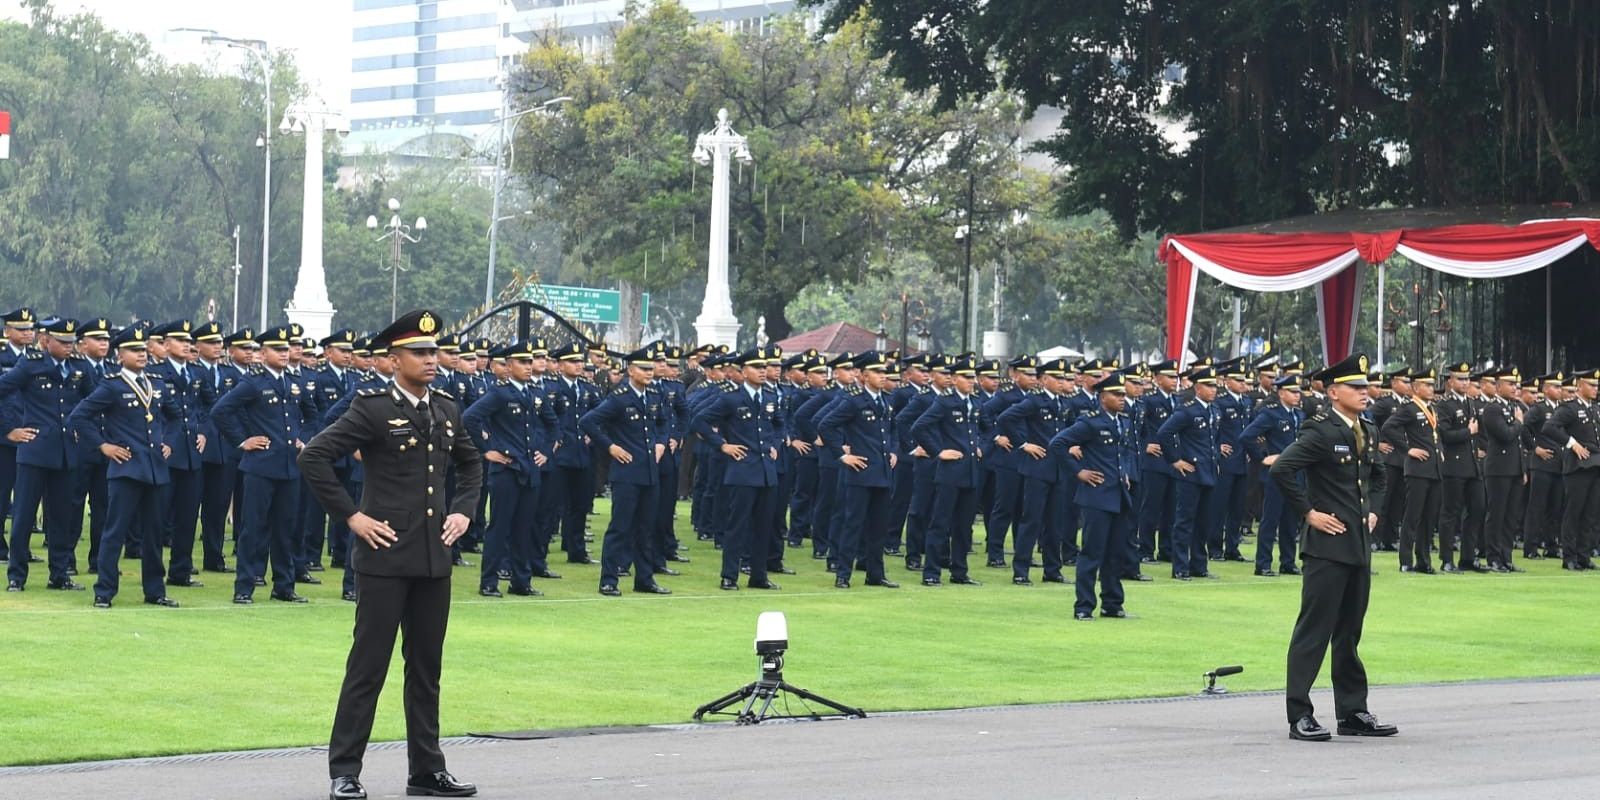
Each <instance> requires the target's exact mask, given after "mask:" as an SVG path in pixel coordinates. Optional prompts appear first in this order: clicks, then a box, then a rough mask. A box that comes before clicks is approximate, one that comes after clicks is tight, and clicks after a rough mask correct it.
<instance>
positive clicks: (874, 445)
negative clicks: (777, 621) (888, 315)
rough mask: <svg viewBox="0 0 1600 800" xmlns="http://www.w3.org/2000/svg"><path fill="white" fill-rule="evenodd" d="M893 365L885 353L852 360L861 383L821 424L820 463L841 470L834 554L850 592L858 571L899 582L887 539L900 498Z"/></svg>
mask: <svg viewBox="0 0 1600 800" xmlns="http://www.w3.org/2000/svg"><path fill="white" fill-rule="evenodd" d="M892 366H893V362H892V361H891V360H890V359H889V358H888V356H887V355H886V354H884V353H880V352H877V351H868V352H865V353H862V354H861V355H859V356H857V357H856V358H855V359H853V360H852V361H851V367H853V368H855V369H858V370H860V380H859V381H858V382H857V381H854V378H855V371H854V370H851V371H850V375H851V379H852V383H850V384H847V386H846V387H845V388H843V389H840V390H839V395H838V397H837V398H836V400H835V401H834V402H830V403H829V404H828V408H827V409H826V410H825V412H824V413H823V416H822V417H821V418H820V419H819V420H818V421H817V436H818V437H819V439H820V440H821V441H822V442H823V443H824V444H825V446H822V447H819V448H818V450H817V452H818V454H819V455H818V465H819V467H820V466H821V464H822V462H823V461H826V460H830V459H831V460H833V461H834V462H835V463H836V464H838V465H839V466H838V467H837V468H836V469H834V470H822V469H819V472H821V473H823V474H826V473H827V472H829V471H837V472H838V473H839V482H840V493H839V500H838V502H839V504H840V506H841V508H842V509H843V511H844V515H845V518H844V524H843V525H841V526H840V528H839V535H838V538H837V540H835V541H833V542H830V547H831V549H832V554H833V559H834V560H833V564H832V566H833V570H832V571H833V573H834V582H833V585H834V587H835V588H839V589H848V588H850V579H851V577H852V576H853V575H854V574H855V571H856V570H857V569H861V570H863V571H865V572H866V573H867V585H868V586H881V587H884V588H887V589H896V588H899V584H897V583H895V582H894V581H891V580H889V579H888V577H887V576H886V575H885V574H884V569H883V557H884V552H883V551H884V540H885V539H886V538H887V537H888V535H889V528H888V520H889V514H890V512H891V505H892V503H893V500H894V495H893V491H894V486H893V475H894V468H895V464H896V462H897V461H898V460H899V453H898V450H899V448H898V447H897V444H898V442H897V441H896V433H895V429H894V424H893V422H892V420H891V419H890V415H891V412H892V405H891V399H890V397H889V395H888V394H887V393H886V389H887V388H888V377H887V376H888V370H889V369H890V368H891V367H892Z"/></svg>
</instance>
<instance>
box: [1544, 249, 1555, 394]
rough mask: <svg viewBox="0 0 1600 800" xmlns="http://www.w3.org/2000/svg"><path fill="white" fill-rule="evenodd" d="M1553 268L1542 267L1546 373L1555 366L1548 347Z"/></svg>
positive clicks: (1553, 357) (1552, 353) (1552, 355)
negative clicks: (1551, 274)
mask: <svg viewBox="0 0 1600 800" xmlns="http://www.w3.org/2000/svg"><path fill="white" fill-rule="evenodd" d="M1554 269H1555V266H1554V265H1551V266H1548V267H1545V268H1544V371H1545V374H1546V375H1548V374H1550V370H1552V369H1554V368H1555V367H1554V366H1553V365H1554V363H1555V358H1556V354H1555V351H1554V350H1553V349H1551V347H1550V329H1551V327H1552V323H1551V321H1550V312H1551V304H1550V283H1551V280H1552V279H1551V277H1550V273H1551V272H1552V271H1553V270H1554Z"/></svg>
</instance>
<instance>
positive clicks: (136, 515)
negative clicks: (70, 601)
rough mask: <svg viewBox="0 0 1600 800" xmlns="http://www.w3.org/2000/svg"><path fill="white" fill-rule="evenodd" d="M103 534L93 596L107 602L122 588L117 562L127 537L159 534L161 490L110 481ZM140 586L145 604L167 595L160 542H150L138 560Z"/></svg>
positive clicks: (137, 483) (133, 482)
mask: <svg viewBox="0 0 1600 800" xmlns="http://www.w3.org/2000/svg"><path fill="white" fill-rule="evenodd" d="M106 512H107V513H106V531H105V539H104V540H103V541H102V542H101V543H100V563H99V567H98V569H97V570H96V573H97V575H96V576H95V582H94V596H95V597H96V598H101V599H105V600H110V599H112V598H114V597H116V596H117V589H118V588H119V586H120V585H121V575H122V573H121V571H120V569H119V566H120V565H119V564H118V558H119V557H120V556H121V555H122V548H123V546H124V543H125V540H126V539H127V537H128V534H129V533H130V532H132V531H135V530H140V529H142V530H144V531H145V532H146V533H147V534H149V536H150V538H151V539H155V538H156V537H158V536H159V535H160V534H159V533H158V531H160V529H161V528H160V526H161V487H160V486H156V485H154V484H149V483H143V482H141V481H136V480H133V479H132V478H112V479H110V480H108V481H106ZM139 566H140V569H139V574H140V583H142V584H143V588H144V596H145V599H147V600H153V599H155V598H157V597H163V596H165V595H166V593H167V590H166V587H164V586H162V585H161V581H162V579H163V578H164V577H166V570H165V569H163V568H162V566H161V547H160V542H158V541H152V542H151V543H150V546H149V547H146V548H144V552H143V553H142V554H141V555H140V558H139Z"/></svg>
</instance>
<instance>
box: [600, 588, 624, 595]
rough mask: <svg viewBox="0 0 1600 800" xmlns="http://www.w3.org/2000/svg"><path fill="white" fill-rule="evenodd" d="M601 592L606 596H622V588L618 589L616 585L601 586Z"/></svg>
mask: <svg viewBox="0 0 1600 800" xmlns="http://www.w3.org/2000/svg"><path fill="white" fill-rule="evenodd" d="M600 593H601V594H603V595H605V596H606V597H621V596H622V590H621V589H618V588H617V587H615V586H602V587H600Z"/></svg>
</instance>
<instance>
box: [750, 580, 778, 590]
mask: <svg viewBox="0 0 1600 800" xmlns="http://www.w3.org/2000/svg"><path fill="white" fill-rule="evenodd" d="M750 588H752V589H781V588H783V587H781V586H779V585H778V584H776V583H773V582H772V581H762V582H761V583H757V582H755V581H751V582H750Z"/></svg>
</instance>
